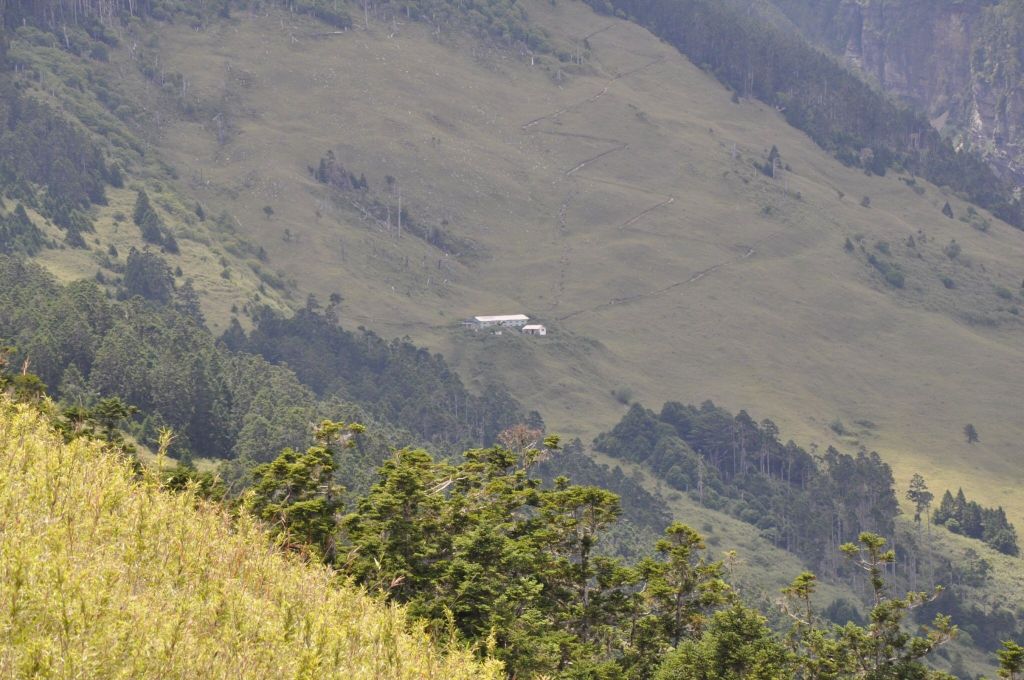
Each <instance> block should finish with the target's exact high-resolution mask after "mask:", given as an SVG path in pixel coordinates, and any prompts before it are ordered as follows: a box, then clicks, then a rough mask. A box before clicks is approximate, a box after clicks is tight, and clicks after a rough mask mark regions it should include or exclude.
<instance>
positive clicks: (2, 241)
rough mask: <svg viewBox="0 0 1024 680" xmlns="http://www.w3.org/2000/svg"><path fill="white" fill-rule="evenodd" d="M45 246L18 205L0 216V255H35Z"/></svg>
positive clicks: (41, 235) (26, 214)
mask: <svg viewBox="0 0 1024 680" xmlns="http://www.w3.org/2000/svg"><path fill="white" fill-rule="evenodd" d="M45 245H46V238H45V237H44V236H43V232H42V231H40V230H39V227H37V226H36V225H35V223H33V222H32V220H31V219H30V218H29V216H28V213H27V212H25V207H24V206H23V205H22V204H21V203H19V204H18V205H17V206H16V207H15V208H14V210H12V211H11V212H10V213H9V214H7V215H0V253H5V254H7V255H11V254H14V253H19V254H24V255H35V254H36V253H37V252H39V251H40V250H42V248H43V247H44V246H45Z"/></svg>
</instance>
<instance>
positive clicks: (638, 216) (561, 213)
mask: <svg viewBox="0 0 1024 680" xmlns="http://www.w3.org/2000/svg"><path fill="white" fill-rule="evenodd" d="M614 27H615V25H614V24H610V25H608V26H605V27H603V28H600V29H598V30H596V31H593V32H591V33H589V34H587V35H586V36H584V37H583V38H582V40H588V39H589V38H592V37H594V36H596V35H598V34H601V33H604V32H605V31H609V30H611V29H613V28H614ZM662 61H664V57H657V58H654V59H650V60H649V61H647V62H645V63H643V64H641V65H640V66H637V67H635V68H632V69H629V70H628V71H624V72H622V73H618V74H616V75H614V76H612V77H610V78H608V80H607V81H606V82H605V84H604V85H603V86H602V87H601V89H600V90H598V91H597V92H595V93H594V94H592V95H590V96H589V97H586V98H585V99H582V100H580V101H577V102H575V103H573V104H569V105H567V106H564V107H562V108H560V109H558V110H556V111H552V112H550V113H547V114H545V115H543V116H539V117H537V118H533V119H530V120H528V121H526V122H525V123H523V124H522V125H520V131H522V132H524V133H525V132H533V133H539V134H547V135H556V136H560V137H567V138H576V139H581V140H586V141H590V142H601V143H605V144H609V145H610V148H607V149H605V150H603V151H601V152H599V153H596V154H594V155H592V156H589V157H587V158H584V159H583V160H581V161H579V162H578V163H576V164H575V165H574V166H573V167H571V168H569V169H568V170H565V171H564V172H563V178H567V179H572V180H576V181H580V180H583V181H588V182H594V183H600V184H607V185H611V186H616V187H619V188H622V189H626V190H629V191H633V192H636V193H641V194H645V195H647V196H654V197H656V198H657V202H655V203H654V204H652V205H649V206H647V207H646V208H643V209H641V210H639V211H638V212H636V213H635V214H633V215H631V216H630V217H628V218H627V219H626V220H625V221H623V222H622V224H620V225H619V228H620V229H622V230H623V231H635V232H637V233H644V234H648V235H652V236H659V237H667V235H666V234H660V233H658V232H654V231H649V230H645V229H641V228H638V227H636V226H635V225H636V224H637V223H638V222H641V221H642V220H643V219H644V218H645V217H647V216H649V215H650V214H652V213H654V212H655V211H657V210H660V209H661V208H665V207H668V206H670V205H672V204H673V203H675V201H676V197H675V196H673V195H670V194H665V193H663V192H660V191H655V190H653V189H648V188H645V187H639V186H635V185H630V184H626V183H624V182H618V181H615V180H609V179H604V178H600V177H593V176H588V175H582V174H579V173H580V171H581V170H584V169H585V168H587V167H588V166H590V165H591V164H593V163H595V162H597V161H600V160H602V159H608V157H610V156H612V155H613V154H617V153H619V152H622V151H626V150H627V149H629V142H628V141H625V140H621V139H614V138H610V137H601V136H597V135H592V134H587V133H586V132H582V131H569V132H567V131H564V130H546V129H538V126H540V125H541V124H543V123H552V122H555V121H558V120H559V118H561V117H562V116H563V115H565V114H567V113H577V112H581V111H583V110H585V109H586V108H587V107H589V106H591V105H593V104H595V103H596V102H597V101H599V100H600V99H601V98H602V97H604V96H605V95H607V94H608V92H609V90H610V89H611V87H612V86H613V85H614V84H615V83H616V82H618V81H620V80H623V79H625V78H628V77H630V76H632V75H635V74H637V73H640V72H641V71H644V70H646V69H648V68H650V67H652V66H655V65H656V64H659V63H661V62H662ZM578 193H579V189H578V187H577V186H574V187H573V188H571V189H570V190H569V191H568V193H567V194H566V197H565V199H564V200H563V201H562V203H561V205H560V206H559V210H558V226H557V229H558V233H559V234H561V235H563V236H564V235H566V234H567V233H568V211H569V206H570V203H571V202H572V200H573V199H574V198H575V197H576V195H577V194H578ZM774 235H775V234H769V235H768V236H766V237H765V238H764V239H761V240H760V241H758V244H759V243H761V242H763V241H765V240H768V239H770V238H772V237H773V236H774ZM672 238H682V239H686V240H692V241H699V242H702V243H705V244H708V245H714V246H718V247H722V248H727V249H728V248H730V246H726V245H724V244H721V243H717V242H715V241H711V240H709V239H702V238H699V237H695V236H686V235H673V236H672ZM756 245H757V244H755V246H756ZM755 246H739V247H740V248H743V253H742V254H741V255H739V256H738V257H734V258H730V259H727V260H722V261H721V262H718V263H716V264H713V265H711V266H710V267H706V268H704V269H702V270H700V271H698V272H695V273H694V274H692V275H691V276H690V277H689V278H687V279H685V280H682V281H676V282H673V283H671V284H669V285H667V286H663V287H661V288H657V289H655V290H651V291H647V292H644V293H637V294H635V295H628V296H625V297H621V298H612V299H610V300H608V301H607V302H604V303H601V304H597V305H594V306H592V307H587V308H583V309H577V310H575V311H571V312H568V313H566V314H563V315H561V316H559V317H557V318H558V320H559V321H565V320H568V319H571V318H574V317H576V316H579V315H581V314H586V313H589V312H597V311H601V310H603V309H607V308H610V307H615V306H617V305H623V304H629V303H633V302H640V301H643V300H647V299H650V298H653V297H656V296H659V295H663V294H665V293H667V292H669V291H672V290H675V289H677V288H680V287H683V286H687V285H690V284H694V283H697V282H698V281H700V280H701V279H703V278H704V277H706V276H708V275H709V274H712V273H714V272H716V271H718V270H720V269H722V268H723V267H727V266H729V265H732V264H737V263H740V262H743V261H745V260H748V259H749V258H751V257H752V256H754V255H755V254H756V253H757V249H756V247H755ZM571 252H572V248H571V246H570V245H569V242H568V241H565V245H564V248H563V252H562V253H561V255H560V256H559V259H558V269H559V271H558V280H557V282H556V285H555V294H554V299H553V300H552V303H551V305H550V309H551V310H554V309H556V308H558V306H559V305H560V304H561V301H562V297H563V295H564V293H565V288H566V281H567V279H568V277H569V271H568V270H569V266H570V263H571V259H570V255H571Z"/></svg>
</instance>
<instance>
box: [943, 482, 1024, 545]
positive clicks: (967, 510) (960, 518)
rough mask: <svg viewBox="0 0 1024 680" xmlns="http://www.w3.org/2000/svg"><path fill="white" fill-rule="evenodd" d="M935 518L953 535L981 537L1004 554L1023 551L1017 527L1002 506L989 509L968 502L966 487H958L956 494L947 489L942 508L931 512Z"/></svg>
mask: <svg viewBox="0 0 1024 680" xmlns="http://www.w3.org/2000/svg"><path fill="white" fill-rule="evenodd" d="M932 521H934V522H935V523H936V524H941V525H942V526H944V527H946V528H947V529H949V530H950V531H952V532H953V533H954V534H963V535H964V536H968V537H970V538H977V539H980V540H982V541H984V542H985V543H987V544H988V545H990V546H992V547H993V548H995V549H996V550H998V551H999V552H1001V553H1006V554H1007V555H1018V554H1019V553H1020V549H1019V548H1018V546H1017V530H1016V529H1015V528H1014V527H1013V525H1012V524H1010V522H1009V520H1007V519H1006V512H1004V511H1003V508H1002V507H998V508H986V507H983V506H982V505H980V504H978V503H977V502H975V501H969V500H967V497H966V496H965V495H964V490H963V489H957V492H956V496H954V495H953V494H952V493H950V491H949V490H948V489H947V490H946V493H944V494H942V500H941V501H940V502H939V507H938V508H936V509H935V512H934V513H932Z"/></svg>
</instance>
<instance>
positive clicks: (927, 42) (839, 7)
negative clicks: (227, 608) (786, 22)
mask: <svg viewBox="0 0 1024 680" xmlns="http://www.w3.org/2000/svg"><path fill="white" fill-rule="evenodd" d="M774 1H775V4H776V5H777V6H778V7H779V8H780V9H781V10H782V11H783V12H784V13H785V14H786V15H787V16H788V17H789V18H790V19H791V20H792V21H793V23H794V24H796V25H797V27H798V28H799V29H800V30H801V31H802V32H803V33H804V34H805V35H806V36H807V37H809V38H810V39H812V40H813V41H815V42H817V43H819V44H822V45H824V46H826V47H828V48H829V49H831V50H832V51H833V52H835V53H836V54H838V55H840V56H841V57H842V58H843V59H844V60H845V61H846V62H847V63H848V64H849V65H850V66H852V67H853V68H855V69H856V70H858V71H860V72H861V73H863V74H864V75H865V77H866V78H867V79H868V80H870V81H872V82H874V83H877V84H878V85H879V86H880V87H882V88H883V89H885V90H886V91H887V92H889V93H891V94H893V95H894V96H897V97H899V98H900V99H903V100H904V101H908V102H910V103H912V104H913V105H915V106H917V107H918V108H920V109H921V110H923V111H926V112H927V113H928V115H929V117H930V118H931V120H932V123H933V124H934V125H935V126H936V127H937V128H939V129H941V130H943V132H945V133H947V134H949V135H950V136H952V138H953V139H954V141H955V143H956V144H957V146H960V147H970V148H973V149H975V150H977V151H980V152H981V153H982V154H984V156H985V157H986V158H987V159H988V160H989V162H990V163H991V164H992V166H993V167H994V168H995V169H996V170H997V171H998V172H999V173H1000V174H1002V175H1004V176H1007V177H1009V178H1011V179H1012V180H1013V181H1014V182H1015V183H1016V184H1017V185H1018V186H1021V185H1024V72H1022V69H1021V62H1022V61H1024V0H1001V1H998V2H992V1H985V0H838V1H832V2H811V0H774Z"/></svg>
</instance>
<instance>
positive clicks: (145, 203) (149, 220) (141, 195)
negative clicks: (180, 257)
mask: <svg viewBox="0 0 1024 680" xmlns="http://www.w3.org/2000/svg"><path fill="white" fill-rule="evenodd" d="M132 221H133V222H135V225H136V226H137V227H138V228H139V231H141V232H142V240H143V241H145V242H146V243H152V244H154V245H157V246H161V247H162V248H163V249H164V250H165V251H166V252H168V253H177V252H178V242H177V240H175V238H174V234H172V233H171V230H170V229H168V228H167V225H165V224H164V221H163V219H162V218H161V217H160V215H159V214H158V213H157V212H156V210H155V209H154V208H153V204H152V203H150V200H149V194H147V193H146V190H145V189H139V191H138V193H137V195H136V197H135V210H134V211H133V212H132Z"/></svg>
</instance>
